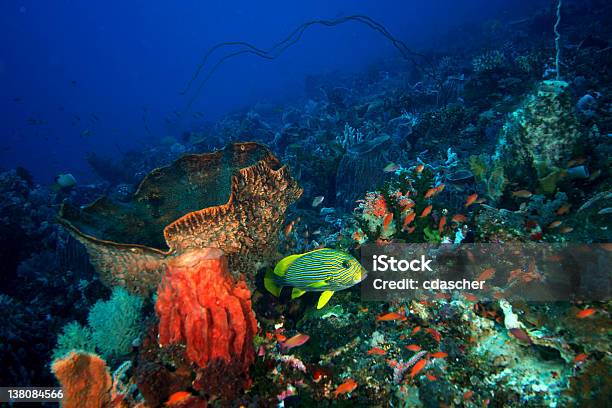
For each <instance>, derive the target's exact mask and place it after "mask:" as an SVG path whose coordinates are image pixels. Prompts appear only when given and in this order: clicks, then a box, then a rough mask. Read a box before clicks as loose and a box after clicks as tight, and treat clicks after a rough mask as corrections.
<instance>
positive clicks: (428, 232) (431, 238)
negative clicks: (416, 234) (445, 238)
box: [423, 227, 442, 244]
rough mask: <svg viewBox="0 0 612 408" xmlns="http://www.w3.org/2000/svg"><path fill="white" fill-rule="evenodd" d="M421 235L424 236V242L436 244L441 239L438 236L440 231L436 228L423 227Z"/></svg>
mask: <svg viewBox="0 0 612 408" xmlns="http://www.w3.org/2000/svg"><path fill="white" fill-rule="evenodd" d="M423 235H424V236H425V241H426V242H431V243H435V244H438V243H440V242H441V241H442V237H441V236H440V233H439V232H438V231H437V230H435V229H434V230H432V229H431V228H429V227H425V228H423Z"/></svg>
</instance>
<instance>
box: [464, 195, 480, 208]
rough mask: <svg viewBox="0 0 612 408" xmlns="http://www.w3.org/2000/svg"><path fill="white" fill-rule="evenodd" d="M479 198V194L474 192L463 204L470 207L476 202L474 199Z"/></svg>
mask: <svg viewBox="0 0 612 408" xmlns="http://www.w3.org/2000/svg"><path fill="white" fill-rule="evenodd" d="M477 199H478V194H472V195H471V196H469V197H468V198H467V200H465V204H464V205H463V206H464V207H465V208H468V207H469V206H470V205H472V204H474V201H476V200H477Z"/></svg>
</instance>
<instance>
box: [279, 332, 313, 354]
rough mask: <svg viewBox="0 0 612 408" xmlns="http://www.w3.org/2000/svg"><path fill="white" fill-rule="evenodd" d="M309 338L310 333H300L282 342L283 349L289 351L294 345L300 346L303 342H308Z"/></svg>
mask: <svg viewBox="0 0 612 408" xmlns="http://www.w3.org/2000/svg"><path fill="white" fill-rule="evenodd" d="M308 339H310V336H309V335H307V334H303V333H298V334H296V335H295V336H293V337H291V338H290V339H288V340H285V341H283V342H282V343H280V345H281V350H282V351H287V350H291V349H292V348H294V347H299V346H301V345H302V344H304V343H306V342H307V341H308Z"/></svg>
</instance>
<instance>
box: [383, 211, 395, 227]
mask: <svg viewBox="0 0 612 408" xmlns="http://www.w3.org/2000/svg"><path fill="white" fill-rule="evenodd" d="M391 221H393V213H387V215H385V218H384V220H383V229H387V228H388V227H389V224H391Z"/></svg>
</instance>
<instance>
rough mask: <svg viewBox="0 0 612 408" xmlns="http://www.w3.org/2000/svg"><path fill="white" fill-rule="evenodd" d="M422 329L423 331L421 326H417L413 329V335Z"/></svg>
mask: <svg viewBox="0 0 612 408" xmlns="http://www.w3.org/2000/svg"><path fill="white" fill-rule="evenodd" d="M420 331H421V326H417V327H415V328H414V329H412V335H413V336H414V335H415V334H417V333H418V332H420Z"/></svg>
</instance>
